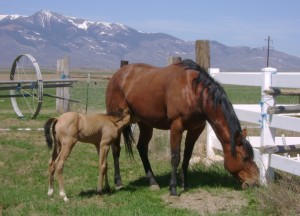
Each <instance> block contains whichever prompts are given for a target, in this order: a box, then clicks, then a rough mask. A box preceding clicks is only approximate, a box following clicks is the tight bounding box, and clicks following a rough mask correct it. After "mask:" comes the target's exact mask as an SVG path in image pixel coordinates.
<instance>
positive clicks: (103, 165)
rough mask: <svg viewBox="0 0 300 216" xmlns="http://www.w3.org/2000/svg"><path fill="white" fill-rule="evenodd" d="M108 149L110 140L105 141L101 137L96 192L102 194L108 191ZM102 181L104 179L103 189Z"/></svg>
mask: <svg viewBox="0 0 300 216" xmlns="http://www.w3.org/2000/svg"><path fill="white" fill-rule="evenodd" d="M109 148H110V140H107V139H105V138H103V137H102V140H101V143H100V154H99V182H98V190H97V192H98V193H100V194H102V192H103V191H104V190H105V191H107V192H109V191H110V187H109V183H108V178H107V169H108V168H107V155H108V152H109ZM103 179H105V189H104V187H103Z"/></svg>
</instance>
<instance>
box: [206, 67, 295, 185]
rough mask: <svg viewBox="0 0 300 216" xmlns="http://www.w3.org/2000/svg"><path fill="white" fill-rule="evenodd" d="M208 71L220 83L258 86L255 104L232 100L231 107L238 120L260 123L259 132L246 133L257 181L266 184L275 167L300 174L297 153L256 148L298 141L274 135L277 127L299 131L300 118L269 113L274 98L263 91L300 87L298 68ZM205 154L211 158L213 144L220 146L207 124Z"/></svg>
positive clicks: (273, 103)
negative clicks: (288, 69) (251, 150)
mask: <svg viewBox="0 0 300 216" xmlns="http://www.w3.org/2000/svg"><path fill="white" fill-rule="evenodd" d="M210 74H211V75H212V77H214V79H215V80H217V81H218V82H220V83H221V84H230V85H242V86H260V87H261V102H260V103H258V104H243V105H242V104H234V105H233V107H234V109H235V112H236V114H237V116H238V118H239V120H240V121H243V122H250V123H254V124H257V125H259V126H260V128H261V130H260V131H261V133H260V136H250V137H248V139H249V141H250V143H251V144H252V146H253V147H254V155H255V162H256V163H257V165H258V167H259V170H260V181H261V183H262V184H267V182H268V181H270V180H272V179H273V177H274V169H278V170H282V171H285V172H288V173H291V174H294V175H298V176H300V158H299V154H298V155H297V157H295V158H290V157H287V156H282V155H278V154H262V153H261V152H260V150H259V148H261V147H263V146H269V145H274V146H275V145H297V144H298V145H299V144H300V137H283V136H282V137H276V136H275V131H276V129H277V128H278V129H283V130H288V131H295V132H300V118H297V117H292V116H290V115H284V114H268V112H267V109H268V107H271V106H274V105H275V99H274V97H273V96H271V95H267V94H265V93H264V90H267V89H270V88H298V89H300V72H291V73H287V72H280V73H279V72H277V70H276V69H275V68H269V67H268V68H263V69H262V71H261V72H219V69H213V68H212V69H210ZM207 126H208V127H207V147H206V149H207V157H208V158H211V159H213V158H214V156H215V153H214V150H213V149H214V148H215V149H220V150H222V146H221V144H220V142H219V141H218V139H217V138H216V135H215V134H214V132H213V130H212V128H211V127H210V126H209V124H208V125H207Z"/></svg>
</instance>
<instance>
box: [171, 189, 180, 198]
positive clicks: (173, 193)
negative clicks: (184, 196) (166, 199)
mask: <svg viewBox="0 0 300 216" xmlns="http://www.w3.org/2000/svg"><path fill="white" fill-rule="evenodd" d="M170 196H177V197H179V194H178V193H177V191H176V188H173V187H171V188H170Z"/></svg>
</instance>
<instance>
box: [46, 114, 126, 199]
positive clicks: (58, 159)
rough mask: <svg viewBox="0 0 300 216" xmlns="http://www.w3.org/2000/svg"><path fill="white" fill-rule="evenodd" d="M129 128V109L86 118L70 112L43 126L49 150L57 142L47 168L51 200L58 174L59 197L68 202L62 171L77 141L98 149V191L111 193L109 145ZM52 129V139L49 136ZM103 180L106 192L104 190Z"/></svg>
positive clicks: (50, 120) (49, 120) (52, 119)
mask: <svg viewBox="0 0 300 216" xmlns="http://www.w3.org/2000/svg"><path fill="white" fill-rule="evenodd" d="M129 124H130V115H129V113H128V110H127V109H126V110H124V111H123V113H122V114H121V116H111V115H104V114H94V115H83V114H80V113H76V112H67V113H64V114H62V115H61V116H59V117H57V118H50V119H48V120H47V122H46V123H45V126H44V129H45V130H44V132H45V137H46V141H47V144H48V147H49V149H51V148H52V145H53V140H54V149H53V153H52V157H51V158H50V160H49V164H48V174H49V188H48V196H52V194H53V180H54V173H55V171H56V174H57V180H58V185H59V195H60V197H62V198H63V200H64V201H66V202H67V201H68V197H67V195H66V193H65V190H64V183H63V167H64V163H65V161H66V160H67V158H68V156H69V155H70V153H71V151H72V149H73V147H74V146H75V144H76V143H77V142H78V141H80V142H84V143H91V144H94V145H95V146H96V148H97V151H98V155H99V182H98V189H97V191H98V192H99V193H102V192H103V191H104V189H106V190H109V183H108V179H107V154H108V152H109V148H110V145H111V144H113V143H114V142H115V140H116V139H117V138H118V137H119V135H120V133H121V131H122V129H123V128H124V127H126V126H127V125H129ZM51 128H52V135H51V133H50V131H51ZM52 137H53V138H52ZM126 144H127V143H126ZM130 148H131V146H130ZM104 179H105V188H104V187H103V180H104Z"/></svg>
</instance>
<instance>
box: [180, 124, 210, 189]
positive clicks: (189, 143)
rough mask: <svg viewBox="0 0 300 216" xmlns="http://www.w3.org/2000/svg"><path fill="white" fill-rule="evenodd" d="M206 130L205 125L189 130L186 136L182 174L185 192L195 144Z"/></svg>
mask: <svg viewBox="0 0 300 216" xmlns="http://www.w3.org/2000/svg"><path fill="white" fill-rule="evenodd" d="M204 128H205V123H204V124H203V125H202V126H201V127H200V128H198V129H197V130H189V131H188V132H187V134H186V138H185V148H184V155H183V161H182V173H181V174H182V176H181V180H182V187H183V188H184V190H186V189H187V187H188V185H187V170H188V166H189V162H190V159H191V156H192V152H193V149H194V146H195V142H196V141H197V139H198V137H199V136H200V134H201V133H202V132H203V130H204Z"/></svg>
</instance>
